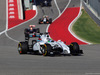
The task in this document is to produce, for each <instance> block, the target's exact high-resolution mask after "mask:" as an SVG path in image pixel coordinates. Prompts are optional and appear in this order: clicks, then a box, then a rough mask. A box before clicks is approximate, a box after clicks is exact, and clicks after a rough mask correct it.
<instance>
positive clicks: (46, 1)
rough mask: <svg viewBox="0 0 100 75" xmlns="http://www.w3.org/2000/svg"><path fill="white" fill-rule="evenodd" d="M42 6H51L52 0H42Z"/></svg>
mask: <svg viewBox="0 0 100 75" xmlns="http://www.w3.org/2000/svg"><path fill="white" fill-rule="evenodd" d="M40 5H41V7H43V6H51V0H41V1H40Z"/></svg>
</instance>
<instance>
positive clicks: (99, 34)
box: [72, 9, 100, 44]
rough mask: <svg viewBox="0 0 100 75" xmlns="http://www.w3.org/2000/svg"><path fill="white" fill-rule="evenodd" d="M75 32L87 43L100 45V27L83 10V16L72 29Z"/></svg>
mask: <svg viewBox="0 0 100 75" xmlns="http://www.w3.org/2000/svg"><path fill="white" fill-rule="evenodd" d="M72 30H73V32H74V33H75V34H76V35H77V36H78V37H80V38H82V39H83V40H85V41H88V42H90V43H94V44H100V27H99V26H98V25H97V24H96V23H95V22H94V21H93V19H92V18H91V17H90V16H89V15H88V14H87V12H86V11H85V10H84V9H82V15H81V16H80V18H79V19H78V20H77V21H76V22H75V24H74V25H73V27H72Z"/></svg>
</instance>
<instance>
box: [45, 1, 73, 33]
mask: <svg viewBox="0 0 100 75" xmlns="http://www.w3.org/2000/svg"><path fill="white" fill-rule="evenodd" d="M54 2H55V5H56V7H57V9H58V12H59V15H58V17H57V18H55V19H54V20H53V22H54V21H55V20H56V19H58V18H59V17H60V16H61V15H62V14H63V13H64V11H65V10H66V9H67V8H68V6H69V4H70V2H71V0H69V2H68V4H67V5H66V7H65V9H64V10H63V12H62V13H60V9H59V7H58V4H57V2H56V0H55V1H54ZM49 26H50V24H49V25H48V26H47V29H46V32H48V28H49Z"/></svg>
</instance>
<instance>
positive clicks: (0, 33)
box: [0, 0, 8, 35]
mask: <svg viewBox="0 0 100 75" xmlns="http://www.w3.org/2000/svg"><path fill="white" fill-rule="evenodd" d="M6 14H8V0H6ZM7 18H8V15H6V28H5V30H4V31H2V32H0V35H2V34H3V33H5V32H6V30H7V24H8V19H7Z"/></svg>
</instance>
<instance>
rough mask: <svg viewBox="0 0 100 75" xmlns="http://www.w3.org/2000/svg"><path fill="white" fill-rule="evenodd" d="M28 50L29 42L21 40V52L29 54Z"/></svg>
mask: <svg viewBox="0 0 100 75" xmlns="http://www.w3.org/2000/svg"><path fill="white" fill-rule="evenodd" d="M27 51H28V42H20V43H19V44H18V52H19V54H27Z"/></svg>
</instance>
